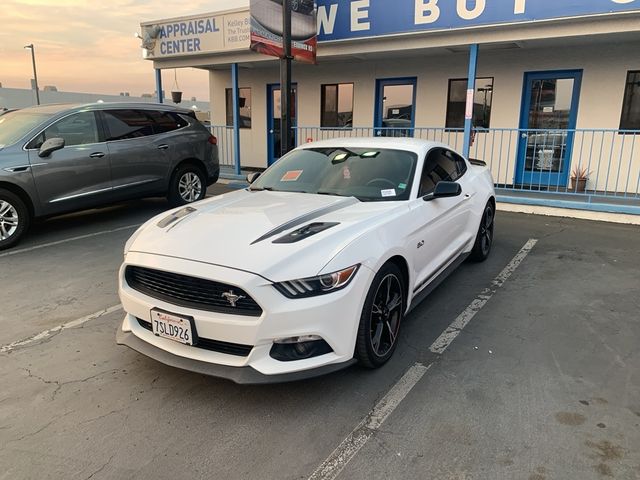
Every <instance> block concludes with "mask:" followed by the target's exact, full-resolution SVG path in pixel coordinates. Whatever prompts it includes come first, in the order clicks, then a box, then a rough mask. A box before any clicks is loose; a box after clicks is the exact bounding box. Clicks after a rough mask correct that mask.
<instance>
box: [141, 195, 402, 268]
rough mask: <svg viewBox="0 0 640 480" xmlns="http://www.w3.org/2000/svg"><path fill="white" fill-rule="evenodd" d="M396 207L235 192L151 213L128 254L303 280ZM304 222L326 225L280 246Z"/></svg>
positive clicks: (397, 205) (348, 199)
mask: <svg viewBox="0 0 640 480" xmlns="http://www.w3.org/2000/svg"><path fill="white" fill-rule="evenodd" d="M397 208H408V207H407V206H406V202H360V201H358V200H357V199H355V198H353V197H335V196H326V195H313V194H304V193H288V192H268V191H260V192H251V191H248V190H241V191H237V192H233V193H229V194H225V195H221V196H218V197H215V198H211V199H208V200H204V201H202V202H198V203H196V204H194V205H192V206H191V207H183V208H179V209H175V210H173V211H169V212H165V213H163V214H161V215H158V216H157V217H155V218H154V219H152V220H151V221H149V222H148V223H147V224H146V225H145V226H143V227H142V228H141V229H140V230H139V231H138V232H136V234H134V237H133V238H134V239H133V241H132V242H131V244H130V245H129V251H131V252H142V253H149V254H156V255H165V256H171V257H177V258H183V259H188V260H193V261H197V262H205V263H210V264H215V265H221V266H225V267H230V268H235V269H239V270H244V271H248V272H252V273H255V274H258V275H261V276H263V277H265V278H267V279H269V280H271V281H282V280H290V279H292V278H303V277H308V276H313V275H316V274H318V273H320V271H321V270H322V268H323V267H324V266H325V265H326V264H327V263H328V262H329V261H330V260H331V259H332V258H333V257H334V256H335V255H336V254H338V253H339V252H340V251H341V250H342V249H343V248H344V247H345V246H346V245H348V244H349V243H350V242H351V241H353V240H354V239H355V238H357V237H358V236H359V235H361V234H362V233H363V232H364V231H365V230H366V229H368V228H371V227H373V226H374V225H376V224H378V223H379V222H382V221H384V219H385V218H389V215H388V212H389V211H390V210H394V209H397ZM174 217H176V218H174ZM311 223H316V224H318V223H320V224H322V223H325V225H324V226H327V224H328V225H331V226H330V227H329V228H327V229H326V230H323V231H320V232H319V233H315V234H313V235H311V236H308V237H306V238H303V239H302V240H298V241H293V242H289V243H279V242H282V237H285V236H287V234H289V233H291V232H294V231H297V230H299V229H300V228H301V227H305V226H306V225H309V224H311ZM332 224H336V225H332ZM276 240H277V241H276ZM274 241H276V242H274ZM348 266H350V265H345V267H348Z"/></svg>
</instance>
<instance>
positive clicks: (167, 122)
mask: <svg viewBox="0 0 640 480" xmlns="http://www.w3.org/2000/svg"><path fill="white" fill-rule="evenodd" d="M103 113H104V119H105V122H106V129H107V140H108V141H114V140H127V139H131V138H140V137H146V136H149V135H157V134H159V133H167V132H171V131H173V130H177V129H179V128H183V127H185V126H187V125H188V123H187V121H186V120H185V119H184V118H182V117H181V116H180V115H178V114H177V113H174V112H162V111H159V110H136V109H127V110H104V111H103Z"/></svg>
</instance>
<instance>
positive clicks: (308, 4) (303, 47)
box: [250, 0, 317, 63]
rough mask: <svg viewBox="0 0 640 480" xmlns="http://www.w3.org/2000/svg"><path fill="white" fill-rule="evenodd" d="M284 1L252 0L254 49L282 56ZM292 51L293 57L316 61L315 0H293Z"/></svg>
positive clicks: (252, 39) (299, 59)
mask: <svg viewBox="0 0 640 480" xmlns="http://www.w3.org/2000/svg"><path fill="white" fill-rule="evenodd" d="M283 3H284V2H283V0H251V3H250V5H251V7H250V10H251V50H253V51H255V52H258V53H262V54H264V55H270V56H273V57H280V58H282V56H283V55H284V51H283V48H282V26H283V25H282V8H283ZM290 4H291V54H292V55H293V57H294V59H296V60H298V61H302V62H307V63H315V62H316V48H317V22H316V10H315V4H314V0H291V2H290Z"/></svg>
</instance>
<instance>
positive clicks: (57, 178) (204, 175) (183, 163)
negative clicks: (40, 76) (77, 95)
mask: <svg viewBox="0 0 640 480" xmlns="http://www.w3.org/2000/svg"><path fill="white" fill-rule="evenodd" d="M219 172H220V168H219V162H218V147H217V140H216V138H215V137H214V136H213V135H211V133H210V132H209V130H207V128H206V127H204V126H203V125H202V124H201V123H200V122H199V121H198V120H197V119H196V117H195V114H194V113H193V112H192V111H190V110H183V109H179V108H175V107H171V106H168V105H160V104H140V103H109V104H107V103H98V104H91V105H46V106H41V107H33V108H25V109H22V110H17V111H14V112H10V113H6V114H5V115H2V116H0V250H2V249H4V248H8V247H11V246H13V245H15V244H16V243H17V242H18V241H19V240H20V238H21V237H22V236H23V235H24V234H25V233H26V231H27V229H28V227H29V224H30V223H31V220H32V219H33V218H37V217H45V216H51V215H57V214H61V213H66V212H70V211H73V210H82V209H85V208H91V207H96V206H99V205H104V204H107V203H112V202H118V201H122V200H127V199H132V198H139V197H147V196H157V195H163V196H165V195H166V196H167V197H168V199H169V201H170V202H171V203H172V204H173V205H182V204H186V203H191V202H195V201H197V200H201V199H202V198H204V196H205V193H206V188H207V186H209V185H211V184H213V183H215V182H216V181H217V180H218V175H219Z"/></svg>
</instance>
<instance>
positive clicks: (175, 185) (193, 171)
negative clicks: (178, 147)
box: [167, 163, 207, 207]
mask: <svg viewBox="0 0 640 480" xmlns="http://www.w3.org/2000/svg"><path fill="white" fill-rule="evenodd" d="M206 194H207V178H206V176H205V174H204V172H203V171H202V169H201V168H200V167H198V166H197V165H193V164H190V163H188V164H185V165H181V166H179V167H178V168H177V169H176V171H175V172H173V175H172V176H171V182H170V184H169V194H168V195H167V198H168V200H169V203H171V205H172V206H174V207H179V206H180V205H186V204H188V203H193V202H197V201H198V200H202V199H203V198H204V197H205V195H206Z"/></svg>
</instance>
